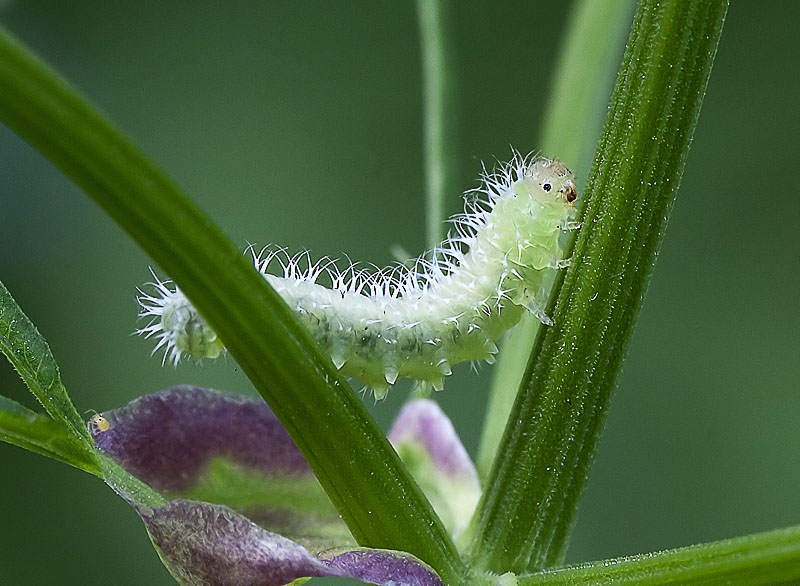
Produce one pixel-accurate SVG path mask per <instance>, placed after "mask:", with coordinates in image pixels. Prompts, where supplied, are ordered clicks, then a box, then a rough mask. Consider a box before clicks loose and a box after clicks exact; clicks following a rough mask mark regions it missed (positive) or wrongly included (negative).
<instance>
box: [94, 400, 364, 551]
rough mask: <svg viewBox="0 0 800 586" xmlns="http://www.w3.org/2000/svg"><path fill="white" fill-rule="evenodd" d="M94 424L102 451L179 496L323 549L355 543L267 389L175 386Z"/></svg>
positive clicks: (141, 478) (142, 478)
mask: <svg viewBox="0 0 800 586" xmlns="http://www.w3.org/2000/svg"><path fill="white" fill-rule="evenodd" d="M89 431H90V433H91V434H92V437H93V438H94V441H95V445H96V446H97V447H98V448H99V449H100V450H101V451H102V452H104V453H105V454H107V455H108V456H109V457H111V458H112V459H113V460H114V461H116V462H117V463H118V464H120V465H121V466H122V467H123V468H125V469H126V470H127V471H128V472H129V473H131V474H132V475H133V476H135V477H136V478H138V479H139V480H141V481H143V482H145V483H146V484H148V485H150V486H151V487H153V488H154V489H156V490H158V491H162V492H166V493H168V494H169V495H170V496H172V497H183V498H190V499H193V500H199V501H207V502H212V503H217V504H224V505H228V506H230V507H232V508H233V509H235V510H237V511H238V512H240V513H242V514H244V515H246V516H247V517H248V518H250V519H251V520H253V521H255V522H257V523H258V524H259V525H262V526H263V527H266V528H268V529H270V530H272V531H278V532H280V533H282V534H284V535H287V536H289V537H291V538H292V539H296V540H297V541H300V542H301V543H303V544H304V545H306V546H308V547H312V548H313V549H314V550H315V551H318V550H321V549H326V548H329V547H331V546H332V545H337V546H344V545H346V544H349V543H354V542H353V539H352V536H351V535H350V532H349V531H348V530H347V527H346V526H345V525H344V523H343V522H342V520H341V518H340V517H339V514H338V512H337V511H336V509H335V508H334V507H333V505H332V504H331V502H330V500H329V499H328V497H327V495H326V494H325V492H324V491H323V490H322V487H321V486H320V485H319V482H317V479H316V477H315V476H314V475H313V473H312V472H311V468H310V467H309V466H308V464H307V463H306V461H305V460H304V459H303V456H302V455H301V454H300V452H299V451H298V450H297V448H296V447H295V445H294V443H293V442H292V440H291V438H290V437H289V435H288V434H287V433H286V431H284V429H283V427H282V426H281V424H280V422H279V421H278V419H277V418H276V417H275V416H274V415H273V414H272V412H271V411H270V409H269V407H267V405H266V403H264V401H262V400H261V399H256V400H252V399H246V398H242V397H238V396H235V395H227V394H223V393H219V392H217V391H212V390H209V389H202V388H197V387H188V386H183V387H174V388H172V389H168V390H166V391H162V392H159V393H155V394H153V395H146V396H144V397H140V398H138V399H136V400H134V401H132V402H131V403H129V404H128V405H127V406H125V407H122V408H120V409H115V410H113V411H108V412H106V413H103V414H102V415H101V416H100V419H98V418H97V417H95V418H93V420H92V421H91V422H90V424H89Z"/></svg>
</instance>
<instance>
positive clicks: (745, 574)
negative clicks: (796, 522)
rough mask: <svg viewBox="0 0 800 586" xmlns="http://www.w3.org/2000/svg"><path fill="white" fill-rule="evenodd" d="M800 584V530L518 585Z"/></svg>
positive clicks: (592, 566)
mask: <svg viewBox="0 0 800 586" xmlns="http://www.w3.org/2000/svg"><path fill="white" fill-rule="evenodd" d="M798 583H800V527H789V528H786V529H779V530H777V531H769V532H765V533H757V534H755V535H747V536H745V537H737V538H734V539H726V540H724V541H715V542H713V543H704V544H702V545H693V546H691V547H682V548H680V549H673V550H670V551H664V552H659V553H652V554H644V555H637V556H630V557H624V558H618V559H613V560H604V561H600V562H590V563H587V564H581V565H580V566H575V567H570V568H564V569H561V570H555V571H551V572H543V573H541V574H534V575H532V576H520V578H519V585H520V586H540V585H541V586H545V585H546V586H572V585H573V584H593V585H595V586H701V585H702V586H778V585H786V586H788V585H789V584H798Z"/></svg>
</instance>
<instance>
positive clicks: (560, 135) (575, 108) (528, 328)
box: [477, 0, 634, 479]
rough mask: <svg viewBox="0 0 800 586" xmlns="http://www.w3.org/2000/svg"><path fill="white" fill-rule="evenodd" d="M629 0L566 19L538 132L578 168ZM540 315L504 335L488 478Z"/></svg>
mask: <svg viewBox="0 0 800 586" xmlns="http://www.w3.org/2000/svg"><path fill="white" fill-rule="evenodd" d="M633 8H634V2H633V0H604V1H603V2H597V1H596V0H580V1H579V2H577V3H576V4H575V5H574V7H573V9H572V12H571V14H570V17H569V18H568V19H567V22H568V28H567V31H566V38H565V39H564V44H563V47H562V49H561V54H560V56H559V60H558V64H557V67H556V69H555V73H556V77H555V79H554V80H553V87H552V89H551V91H550V97H549V99H548V104H547V108H546V110H545V117H544V130H543V132H542V140H541V148H542V152H543V153H545V154H546V155H548V156H552V157H556V158H558V159H560V160H561V161H563V162H564V163H566V164H567V166H569V167H571V168H572V169H573V170H574V171H576V172H577V173H578V184H579V185H583V181H582V177H581V172H583V173H586V172H587V170H588V168H589V165H590V164H591V160H592V154H593V150H594V148H595V145H596V144H597V140H598V139H599V137H600V132H601V131H602V128H603V120H604V118H605V114H606V106H607V104H608V99H609V96H610V95H611V90H612V88H613V86H614V74H615V73H616V72H617V68H618V67H619V59H620V56H621V55H622V48H623V46H624V44H625V37H626V34H627V32H628V30H629V28H630V21H631V17H632V15H633ZM539 323H540V322H539V320H538V319H536V317H534V316H532V315H529V314H526V315H523V316H522V319H521V320H520V322H519V323H518V324H517V325H516V326H515V327H514V329H512V330H511V331H510V332H509V333H508V334H507V335H506V337H505V339H504V341H503V345H502V352H500V354H499V358H498V361H497V366H495V367H494V368H493V369H492V386H491V389H490V391H489V402H488V407H487V413H486V418H485V420H484V426H483V432H482V435H481V441H480V444H479V446H478V458H477V468H478V473H479V474H480V476H481V478H484V479H485V478H486V477H487V475H488V474H489V470H490V469H491V467H492V462H493V461H494V456H495V453H496V452H497V446H498V445H499V443H500V438H501V437H502V435H503V429H504V428H505V424H506V421H508V415H509V413H510V412H511V407H512V405H513V404H514V399H515V398H516V396H517V391H518V389H519V387H520V383H521V382H522V375H523V374H524V373H525V366H526V365H527V363H528V358H529V357H530V354H531V349H532V348H533V343H534V340H535V339H536V332H537V331H538V330H539Z"/></svg>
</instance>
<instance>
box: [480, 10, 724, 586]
mask: <svg viewBox="0 0 800 586" xmlns="http://www.w3.org/2000/svg"><path fill="white" fill-rule="evenodd" d="M726 11H727V0H708V1H706V2H684V1H683V0H642V2H641V3H640V5H639V8H638V10H637V13H636V16H635V18H634V24H633V28H632V31H631V36H630V38H629V41H628V45H627V49H626V52H625V58H624V60H623V64H622V68H621V70H620V74H619V77H618V81H617V86H616V89H615V91H614V96H613V99H612V107H611V109H610V111H609V116H608V121H607V124H606V127H605V131H604V135H603V139H602V141H601V144H600V147H599V149H598V152H597V156H596V158H595V163H594V165H593V167H592V171H591V173H590V177H589V181H588V187H587V190H586V200H587V203H586V210H585V213H584V215H583V227H582V228H581V230H580V234H579V235H578V239H577V241H576V243H575V248H574V256H573V263H572V266H571V267H570V268H569V269H568V270H567V271H566V274H565V275H563V279H562V281H563V283H557V284H556V288H555V291H556V292H557V293H556V294H554V296H553V300H551V304H550V308H549V310H550V315H552V316H553V321H554V322H555V325H554V326H552V327H548V328H542V329H541V330H540V332H539V335H538V336H537V339H536V345H535V347H534V354H533V358H532V360H531V362H530V363H529V364H528V368H527V370H526V372H525V375H524V377H523V386H522V388H521V390H520V393H519V395H518V396H517V400H516V402H515V404H514V407H513V409H512V411H511V416H510V417H509V425H508V426H507V427H506V430H505V433H504V435H503V438H502V441H501V443H500V448H499V450H498V457H497V458H496V459H495V463H494V467H493V468H492V471H491V473H490V475H489V480H488V482H487V483H486V486H487V487H488V488H487V490H486V492H485V493H484V495H483V499H482V501H481V504H480V505H479V509H478V511H477V513H476V516H475V518H474V519H473V522H472V524H471V527H470V531H471V535H472V544H471V547H470V555H471V561H472V563H473V564H474V565H475V566H476V567H477V568H480V569H487V570H492V571H495V572H498V573H502V572H506V571H513V572H516V573H521V572H523V571H526V570H528V569H541V568H544V567H551V566H553V565H556V564H558V563H560V562H561V560H562V558H563V554H564V551H565V549H566V544H567V539H568V536H569V533H570V531H571V529H572V525H573V522H574V518H575V514H576V511H577V506H578V501H579V498H580V495H581V493H582V491H583V488H584V485H585V482H586V478H587V475H588V472H589V467H590V465H591V462H592V458H593V455H594V451H595V447H596V445H597V442H598V439H599V436H600V432H601V430H602V426H603V421H604V419H605V413H606V412H607V410H608V406H609V403H610V399H611V394H612V391H613V389H614V387H615V384H616V380H617V375H618V373H619V370H620V367H621V364H622V359H623V357H624V355H625V352H626V350H627V345H628V341H629V339H630V336H631V332H632V329H633V324H634V323H635V321H636V317H637V315H638V311H639V308H640V306H641V301H642V299H643V297H644V293H645V290H646V288H647V283H648V282H649V279H650V274H651V272H652V267H653V263H654V261H655V257H656V254H657V252H658V249H659V246H660V243H661V239H662V237H663V234H664V230H665V229H666V224H667V219H668V217H669V214H670V211H671V209H672V204H673V201H674V196H675V193H676V190H677V186H678V183H679V182H680V178H681V175H682V173H683V169H684V166H685V161H686V157H687V154H688V151H689V146H690V143H691V138H692V135H693V132H694V128H695V126H696V123H697V118H698V115H699V112H700V106H701V104H702V101H703V97H704V94H705V88H706V85H707V83H708V78H709V75H710V73H711V67H712V64H713V61H714V56H715V55H716V49H717V44H718V42H719V38H720V35H721V32H722V24H723V22H724V19H725V14H726ZM559 287H560V292H558V291H559Z"/></svg>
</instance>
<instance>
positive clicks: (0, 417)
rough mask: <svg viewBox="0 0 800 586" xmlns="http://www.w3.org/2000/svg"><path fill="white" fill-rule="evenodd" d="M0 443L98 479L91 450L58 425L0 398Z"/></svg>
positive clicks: (95, 461)
mask: <svg viewBox="0 0 800 586" xmlns="http://www.w3.org/2000/svg"><path fill="white" fill-rule="evenodd" d="M0 441H4V442H7V443H9V444H13V445H15V446H19V447H20V448H23V449H25V450H28V451H31V452H35V453H37V454H41V455H42V456H47V457H48V458H52V459H54V460H58V461H59V462H63V463H65V464H69V465H70V466H74V467H75V468H78V469H79V470H83V471H84V472H88V473H89V474H94V475H95V476H102V475H101V473H100V467H99V466H98V464H97V460H96V459H95V456H94V451H93V450H92V449H91V448H89V447H88V446H87V445H86V443H84V442H82V441H80V440H78V439H77V438H76V437H75V435H74V434H73V433H72V432H71V431H70V430H69V429H68V428H67V427H66V426H65V425H64V424H62V423H60V422H58V421H53V420H52V419H50V418H49V417H47V416H46V415H40V414H39V413H35V412H33V411H31V410H29V409H27V408H26V407H23V406H22V405H20V404H19V403H17V402H16V401H12V400H11V399H8V398H6V397H3V396H0Z"/></svg>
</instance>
